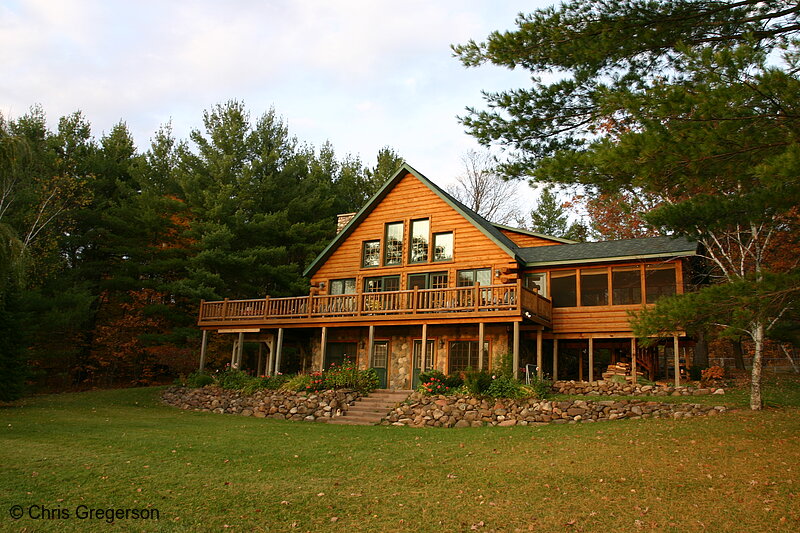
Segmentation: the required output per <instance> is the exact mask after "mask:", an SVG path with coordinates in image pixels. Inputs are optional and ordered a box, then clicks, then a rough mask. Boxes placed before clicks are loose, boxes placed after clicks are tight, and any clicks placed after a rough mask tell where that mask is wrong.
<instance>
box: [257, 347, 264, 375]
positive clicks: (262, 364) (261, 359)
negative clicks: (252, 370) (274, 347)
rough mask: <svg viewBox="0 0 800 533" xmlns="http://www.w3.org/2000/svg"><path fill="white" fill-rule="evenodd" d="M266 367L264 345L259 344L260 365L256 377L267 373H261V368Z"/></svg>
mask: <svg viewBox="0 0 800 533" xmlns="http://www.w3.org/2000/svg"><path fill="white" fill-rule="evenodd" d="M263 366H264V343H263V342H260V341H259V343H258V364H257V365H256V376H263V375H264V374H266V372H261V367H263Z"/></svg>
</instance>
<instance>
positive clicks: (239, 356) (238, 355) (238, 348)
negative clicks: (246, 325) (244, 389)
mask: <svg viewBox="0 0 800 533" xmlns="http://www.w3.org/2000/svg"><path fill="white" fill-rule="evenodd" d="M243 349H244V333H239V343H238V344H237V346H236V368H238V369H239V370H241V369H242V350H243Z"/></svg>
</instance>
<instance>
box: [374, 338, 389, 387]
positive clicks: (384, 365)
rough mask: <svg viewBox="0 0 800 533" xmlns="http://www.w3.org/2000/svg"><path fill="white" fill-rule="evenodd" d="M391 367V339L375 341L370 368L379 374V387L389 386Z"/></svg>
mask: <svg viewBox="0 0 800 533" xmlns="http://www.w3.org/2000/svg"><path fill="white" fill-rule="evenodd" d="M388 367H389V341H375V342H373V343H372V361H370V368H372V369H373V370H375V373H376V374H378V380H379V383H378V388H380V389H385V388H386V387H387V382H388V380H387V374H388Z"/></svg>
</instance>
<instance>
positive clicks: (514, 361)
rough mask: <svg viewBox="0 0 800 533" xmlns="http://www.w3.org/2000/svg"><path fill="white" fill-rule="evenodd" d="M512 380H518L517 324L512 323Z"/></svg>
mask: <svg viewBox="0 0 800 533" xmlns="http://www.w3.org/2000/svg"><path fill="white" fill-rule="evenodd" d="M512 362H513V363H512V364H513V365H514V379H519V322H514V357H513V359H512Z"/></svg>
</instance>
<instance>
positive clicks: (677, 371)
mask: <svg viewBox="0 0 800 533" xmlns="http://www.w3.org/2000/svg"><path fill="white" fill-rule="evenodd" d="M672 345H673V348H672V350H673V352H674V353H673V358H674V360H675V387H676V388H677V387H680V386H681V357H680V355H679V349H680V347H679V346H678V336H677V335H673V336H672Z"/></svg>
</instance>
